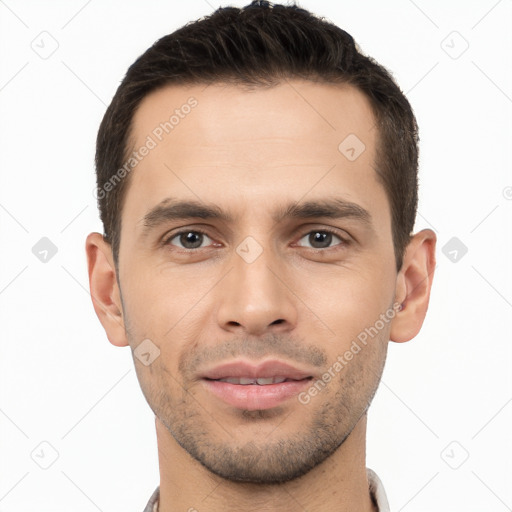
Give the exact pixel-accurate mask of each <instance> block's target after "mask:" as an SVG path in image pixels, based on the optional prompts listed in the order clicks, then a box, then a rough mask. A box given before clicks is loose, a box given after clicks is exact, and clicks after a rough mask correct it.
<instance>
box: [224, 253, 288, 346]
mask: <svg viewBox="0 0 512 512" xmlns="http://www.w3.org/2000/svg"><path fill="white" fill-rule="evenodd" d="M233 264H234V268H232V270H231V271H230V272H229V273H228V275H227V276H226V278H225V279H223V283H222V285H221V287H220V289H219V292H218V294H217V299H218V308H217V316H218V318H217V320H218V324H219V326H220V327H221V328H222V329H224V330H227V331H230V332H232V333H240V332H241V331H243V332H244V334H246V335H254V336H256V335H263V334H266V333H268V332H275V333H277V332H286V331H290V330H292V329H293V328H294V327H295V326H296V323H297V307H296V302H295V296H294V294H293V292H292V291H291V286H290V284H288V283H287V281H289V279H287V274H288V273H286V272H285V271H284V269H283V264H279V262H278V261H277V258H276V257H274V256H273V255H271V254H270V251H269V250H266V249H265V250H263V252H262V253H261V254H260V255H259V257H258V258H257V259H256V260H255V261H250V260H249V261H246V260H245V259H244V258H243V257H241V256H239V255H238V254H234V255H233Z"/></svg>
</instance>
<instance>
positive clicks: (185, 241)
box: [180, 231, 202, 249]
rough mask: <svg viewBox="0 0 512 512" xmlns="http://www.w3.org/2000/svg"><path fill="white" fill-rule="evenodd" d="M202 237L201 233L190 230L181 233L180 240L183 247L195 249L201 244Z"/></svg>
mask: <svg viewBox="0 0 512 512" xmlns="http://www.w3.org/2000/svg"><path fill="white" fill-rule="evenodd" d="M201 237H202V235H201V234H199V233H194V232H193V231H190V232H189V233H184V234H182V235H181V237H180V242H181V244H182V245H183V247H186V248H187V249H195V248H197V247H200V246H201V242H202V240H201Z"/></svg>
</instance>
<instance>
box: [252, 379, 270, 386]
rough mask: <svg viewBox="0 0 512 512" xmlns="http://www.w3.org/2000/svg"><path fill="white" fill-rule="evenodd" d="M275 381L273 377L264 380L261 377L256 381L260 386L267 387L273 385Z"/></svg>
mask: <svg viewBox="0 0 512 512" xmlns="http://www.w3.org/2000/svg"><path fill="white" fill-rule="evenodd" d="M273 381H274V379H273V378H272V377H268V378H266V379H265V378H264V377H260V378H259V379H256V382H257V383H258V384H259V385H260V386H265V385H266V384H272V383H273Z"/></svg>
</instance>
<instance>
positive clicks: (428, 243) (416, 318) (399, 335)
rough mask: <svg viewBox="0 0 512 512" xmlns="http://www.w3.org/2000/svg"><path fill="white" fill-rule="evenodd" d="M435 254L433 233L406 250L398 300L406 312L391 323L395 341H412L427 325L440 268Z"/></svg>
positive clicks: (416, 239)
mask: <svg viewBox="0 0 512 512" xmlns="http://www.w3.org/2000/svg"><path fill="white" fill-rule="evenodd" d="M435 250H436V234H435V233H434V232H433V231H432V230H431V229H423V230H422V231H420V232H419V233H416V234H415V235H414V236H413V237H412V238H411V241H410V242H409V244H408V246H407V248H406V250H405V254H404V260H403V264H402V268H401V269H400V272H399V273H398V275H397V280H396V291H395V298H396V299H395V300H396V302H398V303H399V304H402V309H401V310H400V311H398V312H397V314H396V316H395V317H394V318H393V321H392V323H391V331H390V339H391V341H396V342H399V343H401V342H404V341H409V340H410V339H412V338H414V337H415V336H416V335H417V334H418V332H419V331H420V329H421V326H422V325H423V320H424V319H425V315H426V314H427V308H428V301H429V298H430V289H431V287H432V280H433V277H434V269H435V266H436V256H435Z"/></svg>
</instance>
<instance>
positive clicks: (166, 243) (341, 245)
mask: <svg viewBox="0 0 512 512" xmlns="http://www.w3.org/2000/svg"><path fill="white" fill-rule="evenodd" d="M186 233H197V234H201V235H204V236H207V237H208V238H211V237H210V236H209V235H208V233H206V232H205V231H203V230H201V229H197V228H195V229H185V230H181V231H177V232H175V233H173V234H171V235H170V236H168V237H166V238H165V239H164V241H163V245H164V246H169V245H172V244H171V243H170V242H171V240H173V239H174V238H176V237H178V236H180V235H183V234H186ZM311 233H329V234H331V235H334V236H336V237H337V238H339V239H340V240H341V243H339V244H336V245H334V246H332V247H325V248H315V247H304V248H305V249H309V250H311V251H316V252H325V251H327V250H329V249H331V250H332V249H340V248H344V247H346V246H348V245H350V240H348V239H347V238H345V237H342V236H341V235H340V234H339V233H338V232H337V231H335V230H333V229H329V228H323V229H310V230H309V231H305V232H304V233H302V234H301V235H300V236H299V238H298V240H301V239H302V238H304V237H305V236H306V235H309V234H311ZM299 247H301V246H299ZM174 248H175V250H178V251H181V252H186V253H191V252H197V251H199V250H200V249H206V248H207V247H199V248H197V249H184V248H181V247H177V246H174Z"/></svg>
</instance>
